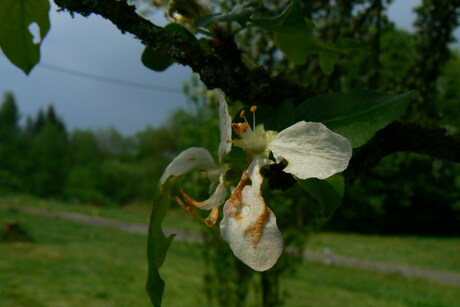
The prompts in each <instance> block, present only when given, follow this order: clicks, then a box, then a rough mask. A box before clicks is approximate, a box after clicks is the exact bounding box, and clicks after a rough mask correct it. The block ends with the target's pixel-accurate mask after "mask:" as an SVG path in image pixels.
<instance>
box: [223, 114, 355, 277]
mask: <svg viewBox="0 0 460 307" xmlns="http://www.w3.org/2000/svg"><path fill="white" fill-rule="evenodd" d="M255 110H256V108H255V107H252V108H251V111H252V112H255ZM241 117H242V118H244V112H243V113H242V114H241ZM254 122H255V118H254ZM232 126H233V128H234V131H235V133H236V134H237V135H239V136H240V139H238V140H234V141H233V143H234V145H236V146H239V147H241V148H243V149H244V150H245V151H246V152H247V154H248V157H249V158H250V159H251V163H250V165H249V166H248V168H247V169H246V170H245V171H244V173H243V176H242V177H241V180H240V183H239V184H238V186H237V187H236V189H235V190H234V192H233V193H232V195H231V197H230V199H229V200H227V202H226V203H225V205H224V218H223V220H222V222H221V224H220V229H221V235H222V237H223V238H224V239H225V240H226V241H227V242H228V243H229V245H230V247H231V249H232V251H233V253H234V254H235V256H236V257H237V258H239V259H240V260H242V261H243V262H244V263H246V264H247V265H248V266H250V267H251V268H253V269H254V270H257V271H264V270H267V269H269V268H271V267H272V266H273V265H274V264H275V263H276V261H277V260H278V258H279V256H280V255H281V252H282V247H283V240H282V236H281V233H280V231H279V230H278V227H277V225H276V218H275V215H274V214H273V212H272V211H271V210H270V209H269V208H268V207H267V205H266V204H265V201H264V199H263V197H262V193H261V185H262V182H263V177H262V176H261V174H260V169H261V168H262V167H263V166H265V165H268V164H271V163H274V161H271V160H269V159H267V158H268V157H269V154H270V152H271V153H272V154H273V156H274V158H275V160H276V162H278V163H279V162H282V161H283V160H286V161H287V162H288V165H287V166H286V167H285V168H284V169H283V171H285V172H287V173H290V174H292V175H294V176H295V177H297V178H300V179H307V178H319V179H325V178H327V177H329V176H332V175H334V174H336V173H339V172H341V171H343V170H345V169H346V167H347V166H348V161H349V160H350V158H351V152H352V149H351V143H350V142H349V141H348V140H347V139H346V138H344V137H342V136H340V135H339V134H336V133H334V132H332V131H331V130H329V129H328V128H327V127H326V126H324V125H323V124H321V123H312V122H305V121H300V122H298V123H296V124H294V125H292V126H290V127H288V128H286V129H284V130H283V131H281V132H280V133H276V132H275V131H265V129H264V128H263V126H262V125H259V126H256V127H253V128H251V127H250V125H249V124H248V122H247V120H246V119H245V123H240V124H236V123H234V124H232ZM248 180H251V185H248Z"/></svg>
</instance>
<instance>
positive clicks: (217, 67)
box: [55, 0, 315, 105]
mask: <svg viewBox="0 0 460 307" xmlns="http://www.w3.org/2000/svg"><path fill="white" fill-rule="evenodd" d="M55 3H56V4H57V5H58V6H59V7H61V9H63V10H67V11H69V12H70V13H71V14H75V13H77V14H81V15H83V16H88V15H90V14H93V13H94V14H98V15H100V16H102V17H104V18H106V19H108V20H110V21H111V22H112V23H113V24H114V25H116V26H117V27H118V29H120V30H121V31H122V32H123V33H124V32H129V33H131V34H133V35H135V36H136V37H137V38H139V39H140V40H141V41H142V43H143V44H144V45H146V46H150V47H152V48H154V49H156V50H158V51H160V52H162V53H163V54H165V55H167V56H169V57H171V58H173V59H174V60H175V61H176V62H177V63H180V64H182V65H186V66H189V67H191V68H192V70H193V71H194V72H196V73H198V74H199V75H200V77H201V80H202V81H203V82H204V84H205V85H206V86H207V87H208V88H209V89H213V88H220V89H222V90H223V91H224V92H225V94H226V95H227V96H228V97H230V98H231V99H233V100H240V101H242V102H243V103H246V104H254V103H263V104H267V105H277V104H279V103H280V102H282V101H284V100H286V99H291V100H292V101H293V102H294V103H299V102H301V101H303V100H305V99H306V98H308V97H312V96H315V93H314V92H313V91H312V90H311V89H308V88H305V87H301V86H299V85H296V84H293V83H291V82H289V81H287V80H285V79H282V78H279V77H272V76H270V74H269V73H268V72H267V71H266V70H264V69H263V68H257V69H253V70H249V69H248V68H247V67H246V66H245V65H244V64H243V63H242V62H241V59H240V56H239V53H236V54H235V53H228V52H227V53H224V52H219V53H218V54H217V53H216V52H209V51H205V50H203V49H202V48H201V47H200V45H199V44H198V42H194V41H190V40H186V39H184V38H183V37H181V36H180V35H179V34H178V33H171V32H167V31H165V30H163V29H162V28H161V27H158V26H156V25H154V24H153V23H151V22H150V21H148V20H146V19H144V18H143V17H141V16H139V15H138V14H137V13H136V12H135V8H134V6H130V5H128V4H126V2H125V1H117V0H104V1H96V0H84V1H82V0H55ZM214 43H215V42H214ZM217 44H218V45H219V42H217ZM211 47H213V48H214V50H219V48H218V46H216V45H215V44H214V45H212V46H211ZM222 49H223V48H220V50H222ZM235 55H236V56H235Z"/></svg>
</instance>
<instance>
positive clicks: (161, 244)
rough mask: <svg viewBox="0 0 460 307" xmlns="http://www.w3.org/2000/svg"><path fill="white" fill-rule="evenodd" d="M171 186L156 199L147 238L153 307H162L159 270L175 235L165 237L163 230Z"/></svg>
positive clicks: (161, 286) (149, 279)
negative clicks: (162, 225)
mask: <svg viewBox="0 0 460 307" xmlns="http://www.w3.org/2000/svg"><path fill="white" fill-rule="evenodd" d="M170 198H171V197H170V186H169V184H168V183H166V184H165V185H164V186H163V193H162V194H161V195H160V196H159V197H158V198H157V199H155V201H154V203H153V209H152V214H151V216H150V225H149V232H148V238H147V257H148V265H149V270H148V278H147V285H146V290H147V292H148V294H149V296H150V301H151V302H152V304H153V306H155V307H160V306H161V302H162V298H163V292H164V288H165V283H164V281H163V279H162V278H161V276H160V272H159V269H160V267H161V266H162V265H163V262H164V260H165V257H166V252H167V250H168V248H169V246H170V245H171V241H172V239H173V238H174V235H170V236H168V237H166V236H165V234H164V233H163V230H162V228H161V224H162V222H163V219H164V218H165V216H166V212H167V210H168V208H169V204H170V200H171V199H170Z"/></svg>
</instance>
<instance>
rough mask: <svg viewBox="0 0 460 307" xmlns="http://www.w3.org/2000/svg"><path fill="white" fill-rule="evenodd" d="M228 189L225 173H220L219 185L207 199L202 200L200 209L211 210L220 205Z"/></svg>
mask: <svg viewBox="0 0 460 307" xmlns="http://www.w3.org/2000/svg"><path fill="white" fill-rule="evenodd" d="M225 196H227V189H226V188H225V180H224V174H221V175H220V178H219V185H218V186H217V188H216V190H215V191H214V193H212V195H211V196H210V197H209V198H208V199H207V200H205V201H203V202H201V205H200V206H199V208H200V209H205V210H210V209H214V208H217V207H219V206H220V205H222V204H223V203H224V201H225Z"/></svg>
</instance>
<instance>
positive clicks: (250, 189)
mask: <svg viewBox="0 0 460 307" xmlns="http://www.w3.org/2000/svg"><path fill="white" fill-rule="evenodd" d="M260 160H261V161H263V160H262V159H260ZM261 161H256V162H255V163H254V162H253V163H252V166H253V168H252V171H253V172H252V173H251V174H250V177H251V179H252V182H253V185H246V186H244V188H243V189H242V191H241V197H240V198H239V199H235V198H234V197H231V198H230V199H229V200H228V201H227V202H226V203H225V206H224V218H223V219H222V222H221V223H220V232H221V235H222V237H223V238H224V240H225V241H227V242H228V244H229V245H230V248H231V249H232V251H233V253H234V254H235V256H236V257H237V258H239V259H240V260H241V261H243V262H244V263H245V264H246V265H248V266H249V267H251V268H252V269H254V270H256V271H265V270H268V269H269V268H271V267H272V266H273V265H274V264H275V263H276V261H277V260H278V258H279V257H280V255H281V252H282V249H283V238H282V236H281V233H280V231H279V230H278V227H277V225H276V217H275V215H274V214H273V212H272V211H271V210H270V209H269V208H268V207H267V205H266V204H265V201H264V199H263V197H262V194H261V191H260V184H261V183H262V176H261V175H260V172H259V171H260V167H259V164H260V162H261ZM249 169H251V168H249ZM243 176H244V175H243ZM234 193H238V187H237V189H236V190H235V192H234ZM234 195H235V194H234ZM234 195H232V196H234Z"/></svg>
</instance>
